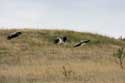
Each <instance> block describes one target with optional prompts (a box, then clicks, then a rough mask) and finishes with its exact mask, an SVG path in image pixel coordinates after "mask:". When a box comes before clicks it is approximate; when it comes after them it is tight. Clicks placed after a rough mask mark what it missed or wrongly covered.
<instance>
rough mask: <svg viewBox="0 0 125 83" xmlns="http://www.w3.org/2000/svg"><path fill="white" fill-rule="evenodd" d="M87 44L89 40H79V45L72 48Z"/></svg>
mask: <svg viewBox="0 0 125 83" xmlns="http://www.w3.org/2000/svg"><path fill="white" fill-rule="evenodd" d="M88 42H90V40H81V41H80V42H79V43H77V44H75V45H74V47H79V46H83V45H86V44H87V43H88Z"/></svg>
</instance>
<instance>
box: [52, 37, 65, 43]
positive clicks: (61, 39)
mask: <svg viewBox="0 0 125 83" xmlns="http://www.w3.org/2000/svg"><path fill="white" fill-rule="evenodd" d="M66 41H67V37H66V36H64V37H57V38H56V39H55V40H54V43H55V44H64V43H65V42H66Z"/></svg>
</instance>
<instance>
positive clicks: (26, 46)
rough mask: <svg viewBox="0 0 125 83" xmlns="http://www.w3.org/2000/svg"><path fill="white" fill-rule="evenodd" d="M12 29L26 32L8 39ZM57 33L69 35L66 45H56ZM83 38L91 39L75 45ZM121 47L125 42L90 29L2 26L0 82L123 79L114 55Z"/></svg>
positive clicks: (109, 82)
mask: <svg viewBox="0 0 125 83" xmlns="http://www.w3.org/2000/svg"><path fill="white" fill-rule="evenodd" d="M13 31H22V32H23V34H22V35H21V36H19V37H17V38H15V39H12V40H7V36H8V34H9V33H10V32H13ZM57 36H67V37H68V41H67V43H66V45H55V44H54V41H53V40H54V39H55V38H56V37H57ZM81 39H89V40H90V41H91V42H90V43H88V44H87V45H86V46H82V47H79V48H73V46H74V44H76V43H77V42H79V41H80V40H81ZM119 47H125V42H124V41H120V40H117V39H114V38H110V37H107V36H102V35H99V34H92V33H87V32H75V31H67V30H31V29H22V30H0V83H124V82H125V79H124V77H125V70H124V69H123V70H122V69H121V68H120V67H119V64H118V63H117V60H116V59H115V58H114V57H113V53H114V52H116V51H117V49H118V48H119ZM123 66H125V64H124V61H123Z"/></svg>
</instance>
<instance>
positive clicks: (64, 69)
mask: <svg viewBox="0 0 125 83" xmlns="http://www.w3.org/2000/svg"><path fill="white" fill-rule="evenodd" d="M62 69H63V72H62V73H63V75H64V77H65V78H66V79H69V78H70V77H71V75H72V73H73V71H72V70H68V69H66V67H65V66H62Z"/></svg>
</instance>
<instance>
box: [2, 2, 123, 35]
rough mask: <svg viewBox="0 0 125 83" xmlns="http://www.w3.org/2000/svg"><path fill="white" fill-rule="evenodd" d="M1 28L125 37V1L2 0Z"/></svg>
mask: <svg viewBox="0 0 125 83" xmlns="http://www.w3.org/2000/svg"><path fill="white" fill-rule="evenodd" d="M0 28H41V29H67V30H76V31H84V32H85V31H87V32H93V33H99V34H103V35H109V36H113V37H119V36H121V35H122V36H124V37H125V0H0Z"/></svg>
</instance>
